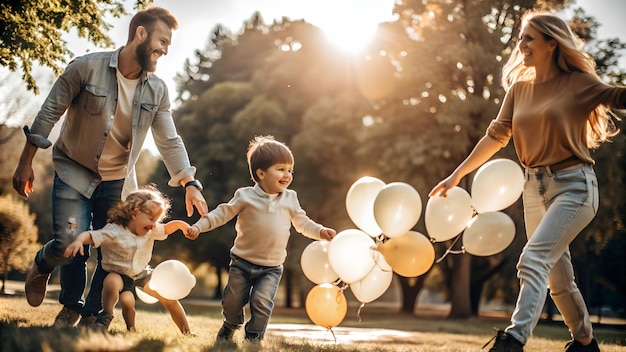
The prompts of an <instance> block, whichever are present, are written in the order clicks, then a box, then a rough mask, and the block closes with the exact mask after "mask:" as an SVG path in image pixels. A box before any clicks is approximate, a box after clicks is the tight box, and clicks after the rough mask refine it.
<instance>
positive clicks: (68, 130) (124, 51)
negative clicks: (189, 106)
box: [13, 7, 208, 327]
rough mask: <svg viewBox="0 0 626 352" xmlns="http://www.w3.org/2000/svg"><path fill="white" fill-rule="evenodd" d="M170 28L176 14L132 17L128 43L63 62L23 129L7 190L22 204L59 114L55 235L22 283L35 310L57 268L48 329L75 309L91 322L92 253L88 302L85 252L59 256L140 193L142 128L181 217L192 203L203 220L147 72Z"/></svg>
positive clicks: (74, 316) (98, 282)
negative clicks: (174, 191) (179, 203)
mask: <svg viewBox="0 0 626 352" xmlns="http://www.w3.org/2000/svg"><path fill="white" fill-rule="evenodd" d="M177 28H178V22H177V20H176V18H175V17H174V16H173V15H172V14H171V13H170V12H169V11H168V10H166V9H163V8H159V7H150V8H148V9H145V10H143V11H140V12H138V13H137V14H136V15H135V16H134V17H133V18H132V19H131V22H130V28H129V34H128V41H127V43H126V45H125V46H123V47H121V48H119V49H117V50H115V51H109V52H97V53H91V54H87V55H85V56H82V57H78V58H76V59H75V60H73V61H72V62H70V64H69V65H68V66H67V68H66V69H65V72H64V73H63V74H62V75H61V76H60V77H59V78H58V79H57V81H56V82H55V84H54V85H53V87H52V90H51V91H50V94H49V95H48V97H47V98H46V100H45V101H44V103H43V105H42V108H41V110H40V111H39V113H38V114H37V116H36V118H35V120H34V122H33V124H32V126H31V128H30V129H29V128H28V127H24V131H25V133H26V138H27V141H26V144H25V146H24V150H23V151H22V156H21V158H20V161H19V164H18V166H17V169H16V170H15V174H14V175H13V188H14V189H15V190H16V191H17V192H18V193H19V194H20V195H21V196H22V197H24V198H28V194H29V193H30V192H32V191H33V181H34V173H33V168H32V160H33V157H34V156H35V153H36V152H37V150H38V149H39V148H48V147H49V146H50V145H51V144H52V143H51V142H50V141H49V140H48V139H47V137H48V135H49V134H50V130H51V129H52V127H53V126H54V124H55V123H56V122H58V121H59V119H60V117H61V116H62V115H63V114H64V113H66V112H67V115H66V118H65V122H64V123H63V126H62V129H61V133H60V136H59V138H58V140H57V141H56V143H55V144H54V147H53V152H52V159H53V163H54V168H55V176H54V185H53V188H52V221H53V235H54V238H53V239H52V240H50V241H49V242H48V243H46V244H45V245H44V246H43V247H42V248H41V249H40V250H39V251H38V252H37V255H36V256H35V261H34V263H33V265H32V267H31V269H30V271H29V272H28V276H27V278H26V283H25V289H26V298H27V300H28V303H29V304H30V305H31V306H33V307H37V306H39V305H40V304H41V303H42V301H43V299H44V297H45V294H46V287H47V283H48V279H49V277H50V273H51V272H52V270H53V269H54V268H55V267H57V266H60V281H61V293H60V296H59V302H60V303H61V304H63V309H62V310H61V312H60V313H59V314H58V315H57V317H56V318H55V321H54V326H55V327H65V326H74V325H76V324H77V323H78V321H79V320H80V318H81V316H80V313H81V311H82V313H83V319H84V321H83V323H89V322H90V321H93V320H94V316H95V315H96V314H97V313H98V311H99V310H100V309H101V307H102V302H101V291H102V282H103V280H104V277H105V276H106V274H107V273H106V272H105V271H103V270H102V268H101V267H100V252H99V251H98V263H97V267H96V270H95V272H94V275H93V278H92V285H91V289H90V292H89V296H88V297H87V301H86V303H85V301H84V296H83V292H84V290H85V285H86V281H87V275H86V264H85V261H86V260H87V258H88V257H89V251H88V250H86V251H85V255H84V256H77V257H75V258H73V259H66V258H64V257H63V253H64V251H65V248H66V246H67V245H68V244H70V243H71V242H72V240H73V238H74V237H75V236H76V235H77V234H79V233H81V232H83V231H86V230H89V229H90V228H93V229H99V228H101V227H103V226H104V225H105V224H106V218H107V212H108V210H109V208H110V207H111V206H113V205H114V204H116V203H117V202H118V201H120V200H121V199H125V198H126V196H127V195H128V194H129V193H130V192H132V191H134V190H136V189H137V188H138V185H137V178H136V174H135V164H136V162H137V159H138V157H139V153H140V151H141V149H142V146H143V144H144V141H145V138H146V135H147V133H148V130H149V129H151V130H152V135H153V137H154V141H155V143H156V146H157V148H158V150H159V152H160V154H161V156H162V158H163V161H164V163H165V166H166V167H167V170H168V172H169V174H170V180H169V185H170V186H173V187H177V186H179V185H180V186H183V187H185V190H186V192H185V203H186V207H187V215H188V216H191V215H192V214H193V211H194V207H195V208H196V210H197V211H198V212H199V213H200V214H201V215H204V214H206V213H207V212H208V208H207V204H206V201H205V199H204V197H203V196H202V193H201V191H202V186H201V185H200V183H199V182H198V181H197V180H195V179H194V175H195V172H196V168H195V167H193V166H191V164H190V162H189V157H188V155H187V150H186V148H185V145H184V144H183V142H182V139H181V138H180V136H179V135H178V134H177V132H176V128H175V126H174V121H173V119H172V116H171V112H170V102H169V96H168V91H167V86H166V85H165V83H164V82H163V81H162V80H161V79H159V78H158V77H156V76H155V75H154V74H152V73H153V72H154V71H155V69H156V63H157V60H158V59H159V58H160V57H161V56H162V55H166V54H167V50H168V47H169V45H170V43H171V39H172V30H175V29H177ZM83 305H84V306H85V307H84V309H83ZM81 325H82V324H81Z"/></svg>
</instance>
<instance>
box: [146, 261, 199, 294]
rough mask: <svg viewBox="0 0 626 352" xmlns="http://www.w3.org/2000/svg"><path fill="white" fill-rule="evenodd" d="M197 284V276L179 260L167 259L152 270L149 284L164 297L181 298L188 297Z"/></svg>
mask: <svg viewBox="0 0 626 352" xmlns="http://www.w3.org/2000/svg"><path fill="white" fill-rule="evenodd" d="M195 285H196V277H195V276H193V274H192V273H191V272H190V271H189V268H187V266H186V265H185V264H183V263H182V262H180V261H178V260H173V259H170V260H166V261H164V262H162V263H161V264H159V265H157V266H156V267H155V268H154V270H153V271H152V276H151V278H150V282H148V286H149V287H150V288H151V289H153V290H155V291H156V292H157V293H158V294H159V295H161V296H162V297H163V298H166V299H171V300H179V299H182V298H185V297H187V295H189V293H190V292H191V289H192V288H193V287H194V286H195Z"/></svg>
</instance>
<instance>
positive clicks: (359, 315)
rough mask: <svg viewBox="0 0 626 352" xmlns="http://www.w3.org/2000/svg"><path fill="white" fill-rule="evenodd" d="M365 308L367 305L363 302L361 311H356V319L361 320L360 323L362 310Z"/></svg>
mask: <svg viewBox="0 0 626 352" xmlns="http://www.w3.org/2000/svg"><path fill="white" fill-rule="evenodd" d="M363 307H365V303H363V302H361V306H359V309H358V310H357V311H356V317H357V319H359V323H360V322H361V308H363Z"/></svg>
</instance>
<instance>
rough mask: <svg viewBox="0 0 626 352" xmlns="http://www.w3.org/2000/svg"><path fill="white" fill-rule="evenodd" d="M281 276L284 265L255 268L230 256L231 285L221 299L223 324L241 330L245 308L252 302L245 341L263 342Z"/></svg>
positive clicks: (227, 285) (229, 280)
mask: <svg viewBox="0 0 626 352" xmlns="http://www.w3.org/2000/svg"><path fill="white" fill-rule="evenodd" d="M282 276H283V266H282V265H278V266H260V265H255V264H252V263H250V262H248V261H246V260H243V259H241V258H239V257H237V256H236V255H233V254H231V260H230V268H229V269H228V283H227V284H226V287H225V288H224V298H223V299H222V314H224V325H225V326H226V327H227V328H229V329H231V330H235V329H238V328H240V327H241V325H242V324H243V322H244V306H245V305H246V304H247V303H248V302H250V320H249V321H248V322H247V323H246V326H245V332H246V338H248V339H254V340H260V339H263V336H264V335H265V329H266V328H267V324H268V323H269V320H270V316H271V315H272V310H273V309H274V297H275V296H276V291H277V290H278V284H279V283H280V279H281V277H282Z"/></svg>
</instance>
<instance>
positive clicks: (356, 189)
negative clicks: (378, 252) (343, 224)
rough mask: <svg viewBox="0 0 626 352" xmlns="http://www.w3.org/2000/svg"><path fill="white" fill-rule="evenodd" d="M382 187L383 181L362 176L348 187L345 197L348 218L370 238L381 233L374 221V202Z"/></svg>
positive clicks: (383, 185)
mask: <svg viewBox="0 0 626 352" xmlns="http://www.w3.org/2000/svg"><path fill="white" fill-rule="evenodd" d="M383 187H385V183H384V182H383V181H381V180H379V179H377V178H375V177H370V176H364V177H361V178H360V179H358V180H356V182H354V183H353V184H352V186H350V189H349V190H348V194H347V195H346V210H347V211H348V216H350V219H351V220H352V222H354V224H355V225H356V226H357V227H358V228H359V229H361V230H362V231H363V232H365V233H367V234H368V235H370V236H372V237H377V236H379V235H380V234H381V233H382V232H383V231H382V230H381V229H380V227H379V226H378V224H377V223H376V219H374V200H375V199H376V196H377V195H378V192H380V190H381V189H383Z"/></svg>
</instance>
